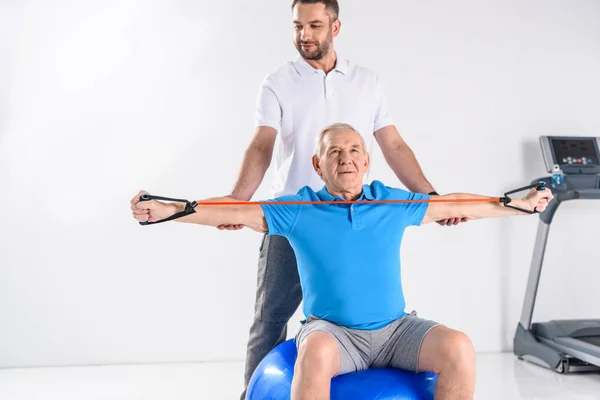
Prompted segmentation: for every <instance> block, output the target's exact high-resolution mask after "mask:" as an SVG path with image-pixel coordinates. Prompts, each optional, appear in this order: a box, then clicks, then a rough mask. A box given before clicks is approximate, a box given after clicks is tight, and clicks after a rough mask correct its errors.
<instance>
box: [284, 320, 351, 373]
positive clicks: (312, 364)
mask: <svg viewBox="0 0 600 400" xmlns="http://www.w3.org/2000/svg"><path fill="white" fill-rule="evenodd" d="M340 363H341V356H340V351H339V349H338V345H337V342H336V341H335V339H334V338H333V337H332V336H331V335H329V334H328V333H325V332H321V331H315V332H312V333H310V334H308V335H307V336H306V338H305V339H304V340H303V341H302V343H301V344H300V347H299V349H298V358H297V359H296V365H295V369H296V371H304V372H309V373H311V374H319V375H320V374H325V375H331V376H334V375H335V374H337V372H338V371H339V369H340Z"/></svg>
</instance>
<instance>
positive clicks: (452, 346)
mask: <svg viewBox="0 0 600 400" xmlns="http://www.w3.org/2000/svg"><path fill="white" fill-rule="evenodd" d="M442 358H443V359H444V361H445V364H447V365H449V366H450V367H451V368H456V367H475V349H474V348H473V343H471V339H470V338H469V337H468V336H467V335H466V334H464V333H462V332H459V331H451V332H449V333H448V334H447V335H446V337H445V339H444V344H443V347H442Z"/></svg>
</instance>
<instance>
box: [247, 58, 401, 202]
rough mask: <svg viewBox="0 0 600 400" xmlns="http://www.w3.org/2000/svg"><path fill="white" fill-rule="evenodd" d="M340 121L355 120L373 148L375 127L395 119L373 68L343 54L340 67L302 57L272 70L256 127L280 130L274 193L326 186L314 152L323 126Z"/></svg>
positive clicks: (260, 98) (261, 95)
mask: <svg viewBox="0 0 600 400" xmlns="http://www.w3.org/2000/svg"><path fill="white" fill-rule="evenodd" d="M338 122H340V123H346V124H350V125H352V127H354V129H356V130H357V131H358V132H359V133H360V134H361V135H362V136H363V137H364V139H365V143H366V145H367V151H369V152H370V151H371V148H372V143H373V133H374V132H375V131H377V130H378V129H380V128H383V127H385V126H388V125H392V124H393V121H392V118H391V117H390V115H389V110H388V105H387V101H386V99H385V96H384V93H383V90H382V88H381V86H380V83H379V79H378V76H377V74H375V73H374V72H373V71H371V70H369V69H367V68H364V67H361V66H359V65H356V64H354V63H352V62H350V61H347V60H344V59H341V58H339V57H338V60H337V63H336V67H335V69H333V70H332V71H331V72H330V73H329V74H327V75H326V74H325V72H323V71H322V70H319V69H315V68H313V67H311V66H310V65H309V64H308V63H307V62H306V60H304V59H303V58H302V57H298V59H296V61H294V62H288V63H287V64H285V65H283V66H282V67H280V68H279V69H277V70H276V71H275V72H273V73H271V74H269V75H267V77H266V78H265V80H264V81H263V83H262V85H261V87H260V90H259V93H258V102H257V109H256V127H258V126H270V127H272V128H274V129H276V130H277V132H278V134H277V139H276V142H275V151H274V158H275V165H274V167H275V177H274V180H273V186H272V195H273V196H274V197H277V196H282V195H288V194H296V193H297V192H298V190H299V189H300V188H301V187H303V186H310V187H311V188H312V189H313V190H314V191H318V190H320V189H321V188H322V187H323V181H322V180H321V178H320V177H319V176H318V175H317V173H316V172H315V171H314V169H313V166H312V162H311V158H312V156H313V154H314V153H315V147H316V140H317V135H318V134H319V132H320V131H321V130H322V129H323V128H325V127H326V126H327V125H330V124H332V123H338ZM366 179H367V176H366V175H365V180H366Z"/></svg>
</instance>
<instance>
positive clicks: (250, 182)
mask: <svg viewBox="0 0 600 400" xmlns="http://www.w3.org/2000/svg"><path fill="white" fill-rule="evenodd" d="M272 155H273V151H272V149H271V151H269V150H268V149H261V148H257V147H249V148H248V149H247V150H246V152H245V154H244V159H243V160H242V166H241V167H240V172H239V174H238V178H237V180H236V182H235V185H234V187H233V190H232V191H231V197H233V198H234V199H237V200H243V201H248V200H250V199H251V198H252V196H253V195H254V193H255V192H256V190H257V189H258V187H259V186H260V183H261V182H262V180H263V178H264V177H265V173H266V172H267V169H269V165H271V158H272Z"/></svg>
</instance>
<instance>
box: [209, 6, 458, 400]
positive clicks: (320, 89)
mask: <svg viewBox="0 0 600 400" xmlns="http://www.w3.org/2000/svg"><path fill="white" fill-rule="evenodd" d="M292 14H293V25H294V44H295V46H296V49H297V50H298V52H299V53H300V56H299V57H298V58H297V59H296V60H295V61H293V62H289V63H287V64H285V65H284V66H282V67H281V68H279V69H278V70H276V71H275V72H273V73H271V74H269V75H268V76H267V77H266V78H265V80H264V81H263V83H262V85H261V87H260V90H259V94H258V104H257V110H256V129H255V132H254V137H253V139H252V141H251V143H250V145H249V147H248V149H247V150H246V152H245V155H244V159H243V161H242V166H241V168H240V173H239V177H238V179H237V182H236V183H235V186H234V189H233V191H232V193H231V195H230V196H231V197H233V198H235V199H238V200H243V201H248V200H250V199H251V198H252V196H253V195H254V192H255V191H256V189H257V188H258V187H259V186H260V184H261V182H262V180H263V178H264V175H265V173H266V171H267V169H268V168H269V166H270V164H271V159H272V155H273V149H274V147H275V144H276V143H277V152H276V158H275V180H274V182H273V187H272V190H273V193H272V196H273V197H277V196H283V195H289V194H296V193H297V192H298V190H299V189H300V188H301V187H303V186H310V187H311V188H313V189H314V190H319V189H320V188H321V187H322V185H323V182H322V181H321V178H320V177H319V176H318V175H317V174H316V173H315V171H314V169H313V168H312V165H311V161H310V160H311V155H312V154H313V152H314V148H315V132H319V131H320V130H322V129H323V128H324V127H325V126H327V125H329V124H331V123H333V122H344V123H347V124H350V125H352V126H353V127H354V128H356V130H357V131H358V132H359V133H360V134H361V135H362V136H363V138H364V141H365V144H366V150H367V151H368V152H370V151H371V148H372V144H373V137H375V140H376V141H377V143H378V144H379V146H380V147H381V150H382V153H383V155H384V157H385V160H386V161H387V163H388V164H389V166H390V167H391V168H392V170H393V171H394V173H395V174H396V176H397V177H398V179H400V181H401V182H402V183H403V184H404V185H405V186H406V188H407V189H408V190H409V191H412V192H417V193H429V194H437V193H435V192H434V189H433V187H432V185H431V184H430V183H429V182H428V181H427V179H426V178H425V176H424V174H423V172H422V171H421V168H420V166H419V163H418V162H417V160H416V158H415V156H414V154H413V152H412V150H411V149H410V147H409V146H408V145H407V144H406V143H405V142H404V140H403V139H402V138H401V137H400V134H399V133H398V131H397V130H396V127H395V126H394V124H393V120H392V118H391V116H390V113H389V109H388V105H387V101H386V98H385V96H384V93H383V89H382V87H381V84H380V82H379V78H378V76H377V75H376V74H375V73H374V72H372V71H370V70H368V69H366V68H364V67H361V66H359V65H356V64H354V63H352V62H350V61H348V60H345V59H342V58H339V57H338V56H337V54H336V52H335V50H334V48H333V38H335V37H337V36H338V34H339V32H340V27H341V22H340V20H339V19H338V14H339V6H338V2H337V0H293V2H292ZM460 221H461V220H460V219H447V220H443V221H439V223H440V224H441V225H455V224H457V223H459V222H460ZM463 221H466V219H463ZM241 227H242V226H241V225H221V226H220V227H219V229H240V228H241ZM301 300H302V291H301V288H300V280H299V277H298V271H297V265H296V257H295V255H294V251H293V250H292V248H291V246H290V244H289V242H288V240H287V239H286V238H284V237H282V236H275V235H274V236H265V237H264V239H263V242H262V244H261V246H260V257H259V268H258V284H257V291H256V303H255V308H254V309H255V313H254V322H253V324H252V327H251V328H250V335H249V336H250V337H249V341H248V348H247V355H246V371H245V377H244V378H245V387H247V386H248V382H249V381H250V378H251V376H252V373H253V372H254V370H255V368H256V366H257V365H258V364H259V363H260V361H261V360H262V359H263V357H264V356H265V355H266V354H267V353H268V352H269V351H271V350H272V349H273V348H274V347H275V346H277V345H278V344H280V343H282V342H283V341H285V339H286V337H287V323H288V321H289V319H290V318H291V317H292V315H293V314H294V312H295V311H296V309H297V308H298V306H299V305H300V302H301ZM242 398H244V395H242Z"/></svg>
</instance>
